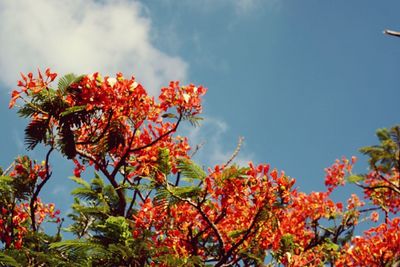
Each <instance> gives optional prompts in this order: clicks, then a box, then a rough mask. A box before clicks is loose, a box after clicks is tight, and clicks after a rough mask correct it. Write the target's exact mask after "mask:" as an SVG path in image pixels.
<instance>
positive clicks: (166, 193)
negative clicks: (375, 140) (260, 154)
mask: <svg viewBox="0 0 400 267" xmlns="http://www.w3.org/2000/svg"><path fill="white" fill-rule="evenodd" d="M55 78H56V74H54V73H51V72H50V70H46V72H45V74H44V75H43V74H42V73H41V72H40V71H39V73H38V76H37V77H34V76H33V74H32V73H29V74H28V75H26V76H25V75H23V74H22V80H21V81H20V82H19V83H18V85H19V87H20V90H14V91H13V93H12V99H11V102H10V108H11V107H14V106H16V105H19V106H18V113H19V115H20V116H22V117H25V118H28V119H29V120H30V121H29V124H28V125H27V127H26V129H25V143H26V145H27V149H35V148H36V146H37V145H38V144H42V145H43V146H44V147H45V148H46V149H47V154H46V157H45V159H44V161H43V162H42V163H41V164H38V163H37V162H35V161H33V160H31V159H29V158H28V157H26V156H22V157H19V158H17V159H16V161H15V162H14V163H13V164H11V166H10V167H9V168H7V170H5V171H4V172H3V171H2V173H1V177H0V192H1V199H2V200H1V202H0V206H1V209H2V212H1V217H0V228H1V234H0V240H1V242H2V243H3V244H4V247H3V249H2V252H1V253H0V263H2V264H3V265H10V266H18V265H22V266H45V265H47V266H92V265H93V266H146V265H150V266H207V265H208V266H264V265H269V266H278V265H284V266H321V265H324V264H331V265H336V266H364V265H365V264H367V265H369V266H385V265H387V266H390V265H391V264H396V263H398V262H399V261H400V247H399V244H400V240H399V221H400V219H399V218H395V217H394V214H396V213H397V212H398V207H399V199H400V193H399V190H400V189H399V179H400V177H399V171H400V164H399V162H400V160H399V151H400V149H399V148H400V143H399V140H400V139H399V136H400V135H399V133H400V131H399V129H400V128H399V127H394V128H392V129H391V130H390V131H389V130H379V131H378V137H379V139H380V141H381V144H380V145H379V146H373V147H366V148H363V149H362V152H363V153H365V154H367V155H368V156H369V157H370V165H371V172H370V173H368V174H365V175H361V174H353V173H352V166H353V164H354V163H355V161H356V159H355V158H354V157H353V158H352V159H351V160H347V159H342V160H338V161H336V162H335V163H334V164H333V165H332V166H331V167H329V168H327V169H326V177H325V183H326V185H327V190H326V191H324V192H312V193H310V194H306V193H304V192H299V191H298V190H297V189H296V188H295V180H294V179H293V178H291V177H288V176H287V175H285V173H284V172H283V171H278V170H277V169H273V168H270V166H269V165H267V164H262V165H258V166H255V165H253V164H252V163H249V164H248V165H247V166H238V165H235V164H232V159H233V157H234V156H235V155H236V152H235V154H234V155H233V156H232V158H231V159H229V160H228V161H227V163H226V164H224V165H217V166H214V167H212V168H209V169H207V170H205V169H203V168H202V167H200V166H198V165H197V164H196V163H195V162H194V161H193V160H192V158H191V156H190V153H189V152H190V147H189V145H188V140H187V138H185V137H180V136H174V133H175V132H176V131H177V129H178V127H179V125H180V124H181V123H182V122H183V121H189V122H190V123H191V124H193V125H194V126H196V125H197V124H198V123H199V121H200V120H201V118H200V117H198V116H199V114H200V113H201V109H202V106H201V98H202V96H203V95H204V94H205V92H206V89H205V88H203V87H202V86H195V85H193V84H190V85H188V86H181V85H180V84H179V82H171V83H170V84H169V86H168V87H165V88H162V89H161V94H160V96H159V98H158V101H156V100H155V99H154V97H151V96H149V95H148V94H147V93H146V91H145V89H144V88H143V86H142V85H141V84H139V83H138V82H137V81H136V80H135V78H134V77H132V78H130V79H127V78H124V77H123V75H122V74H120V73H119V74H117V76H116V77H115V78H112V77H102V76H101V75H100V74H99V73H94V74H93V75H82V76H76V75H73V74H68V75H65V76H64V77H62V78H60V79H59V81H58V85H57V88H56V89H53V88H52V87H51V83H52V82H53V81H54V80H55ZM239 145H240V144H239ZM55 151H59V152H60V153H61V154H62V155H64V157H65V158H66V159H68V160H72V161H73V162H74V164H75V169H74V171H73V173H74V177H73V178H72V179H73V180H74V181H75V182H76V183H77V187H76V188H75V189H74V190H73V191H72V192H71V193H72V195H74V196H75V201H74V203H72V206H71V207H72V210H73V212H72V213H71V214H70V215H69V216H70V218H71V220H72V224H71V225H69V226H67V227H66V228H64V229H63V231H69V232H71V233H73V235H74V236H75V239H71V240H62V237H61V228H62V222H63V219H62V218H59V211H56V210H55V208H54V205H53V204H43V203H42V202H40V198H39V195H40V192H41V190H42V188H43V187H44V186H45V184H46V182H47V181H48V180H49V179H51V176H52V172H51V167H50V164H49V162H50V158H51V155H52V153H53V152H55ZM85 169H88V170H89V169H90V170H92V169H93V172H94V174H93V179H92V180H91V181H88V180H87V179H84V178H81V176H82V173H83V171H84V170H85ZM86 175H87V172H85V173H84V176H86ZM86 178H87V177H86ZM346 181H347V182H349V183H353V184H355V185H356V186H358V187H361V188H362V189H363V190H364V195H365V197H366V199H367V200H368V201H370V203H368V207H364V205H365V204H364V202H363V201H361V200H360V197H358V196H357V195H355V194H353V195H352V196H351V197H350V199H349V200H348V201H347V205H344V204H343V203H341V202H335V201H333V200H332V199H331V197H330V195H331V193H332V191H334V190H336V189H337V187H338V186H339V185H344V184H345V182H346ZM378 212H383V214H385V216H384V217H385V222H384V223H382V224H381V225H378V226H377V227H375V228H371V229H370V230H368V231H367V232H366V233H365V234H364V235H363V236H361V237H353V233H354V231H355V228H356V227H357V225H358V223H359V222H360V221H362V220H364V219H365V218H367V217H368V218H371V220H373V221H378V220H379V218H378V217H379V214H378ZM45 220H50V221H51V222H53V223H56V224H57V225H58V229H59V230H58V232H57V233H56V235H54V236H50V235H48V234H46V231H45V228H46V227H43V221H45ZM29 228H30V229H31V231H29V230H28V229H29Z"/></svg>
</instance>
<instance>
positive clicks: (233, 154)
mask: <svg viewBox="0 0 400 267" xmlns="http://www.w3.org/2000/svg"><path fill="white" fill-rule="evenodd" d="M243 140H244V138H243V137H239V141H238V144H237V146H236V149H235V151H233V153H232V156H231V157H230V158H229V159H228V161H227V162H226V163H225V164H224V165H223V166H222V168H223V169H224V168H226V167H228V166H229V165H230V164H231V163H232V161H233V160H234V159H235V158H236V156H237V155H238V154H239V151H240V147H241V146H242V144H243Z"/></svg>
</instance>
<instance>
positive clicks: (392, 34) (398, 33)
mask: <svg viewBox="0 0 400 267" xmlns="http://www.w3.org/2000/svg"><path fill="white" fill-rule="evenodd" d="M383 33H384V34H387V35H391V36H395V37H400V32H396V31H392V30H384V31H383Z"/></svg>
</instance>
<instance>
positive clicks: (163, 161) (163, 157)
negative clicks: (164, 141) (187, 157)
mask: <svg viewBox="0 0 400 267" xmlns="http://www.w3.org/2000/svg"><path fill="white" fill-rule="evenodd" d="M169 162H170V156H169V149H168V148H160V149H159V150H158V159H157V163H158V164H157V165H158V169H159V170H160V171H161V172H162V173H163V174H164V175H165V176H167V175H168V174H169V173H170V172H171V164H170V163H169Z"/></svg>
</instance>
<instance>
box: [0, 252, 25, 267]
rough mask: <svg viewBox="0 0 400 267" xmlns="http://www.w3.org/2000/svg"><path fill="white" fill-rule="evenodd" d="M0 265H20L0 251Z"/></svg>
mask: <svg viewBox="0 0 400 267" xmlns="http://www.w3.org/2000/svg"><path fill="white" fill-rule="evenodd" d="M0 266H10V267H17V266H18V267H19V266H20V265H19V264H18V262H17V261H16V260H15V259H14V258H13V257H11V256H8V255H6V254H4V253H3V252H0Z"/></svg>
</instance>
